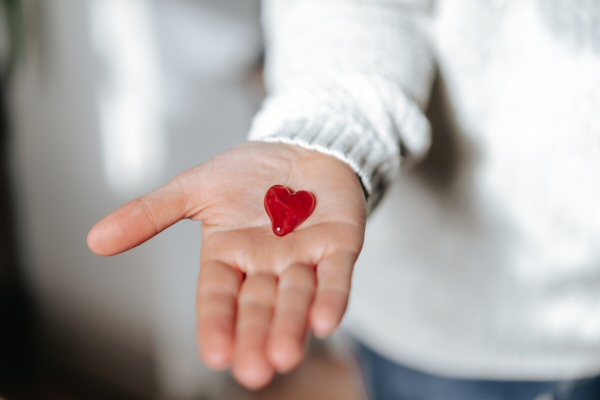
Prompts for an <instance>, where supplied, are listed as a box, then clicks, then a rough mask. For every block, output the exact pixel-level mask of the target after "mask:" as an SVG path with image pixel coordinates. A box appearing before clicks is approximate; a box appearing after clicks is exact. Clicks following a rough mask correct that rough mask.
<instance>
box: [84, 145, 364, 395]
mask: <svg viewBox="0 0 600 400" xmlns="http://www.w3.org/2000/svg"><path fill="white" fill-rule="evenodd" d="M275 184H282V185H285V186H288V187H290V188H292V189H293V190H301V189H302V190H308V191H310V192H312V193H314V195H315V197H316V199H317V206H316V208H315V210H314V212H313V214H312V215H311V216H310V217H309V218H308V219H307V220H306V221H304V222H303V223H302V224H301V225H300V226H299V227H297V228H296V230H295V231H294V232H292V233H290V234H288V235H287V236H284V237H278V236H275V234H273V232H272V230H271V223H270V220H269V218H268V216H267V213H266V212H265V209H264V206H263V198H264V195H265V193H266V191H267V189H268V188H269V187H271V186H272V185H275ZM184 218H189V219H193V220H201V221H202V254H201V258H200V263H201V268H200V278H199V283H198V297H197V313H198V338H199V342H200V349H201V355H202V357H203V359H204V360H205V362H206V363H207V364H208V365H209V366H211V367H213V368H215V369H221V368H226V367H228V366H229V365H232V368H233V374H234V376H235V377H236V379H237V380H238V381H239V382H240V383H241V384H243V385H245V386H247V387H249V388H259V387H262V386H264V385H266V384H267V383H268V382H269V381H270V380H271V378H272V377H273V375H274V373H275V371H277V372H286V371H289V370H291V369H292V368H294V367H295V366H296V365H298V364H299V363H300V361H301V360H302V358H303V356H304V347H305V342H306V337H307V333H308V330H309V328H310V329H312V331H313V332H314V333H315V335H317V336H318V337H325V336H328V335H329V334H331V333H332V332H333V331H334V330H335V328H336V327H337V326H338V324H339V323H340V321H341V318H342V316H343V314H344V312H345V309H346V306H347V302H348V296H349V292H350V281H351V274H352V269H353V266H354V263H355V261H356V258H357V257H358V254H359V252H360V249H361V247H362V243H363V239H364V229H365V219H366V205H365V199H364V195H363V191H362V187H361V185H360V182H359V179H358V177H357V176H356V174H355V173H354V172H353V171H352V169H350V167H348V166H347V165H346V164H345V163H343V162H342V161H340V160H338V159H336V158H333V157H331V156H328V155H325V154H322V153H318V152H314V151H310V150H306V149H303V148H301V147H298V146H294V145H287V144H273V143H260V142H254V143H246V144H243V145H241V146H239V147H236V148H234V149H232V150H230V151H228V152H226V153H223V154H221V155H219V156H217V157H215V158H213V159H211V160H210V161H208V162H206V163H203V164H201V165H199V166H197V167H195V168H193V169H191V170H188V171H186V172H183V173H182V174H180V175H178V176H177V177H175V179H173V180H172V181H171V182H169V183H168V184H166V185H165V186H163V187H162V188H160V189H158V190H156V191H154V192H151V193H149V194H147V195H145V196H142V197H140V198H138V199H136V200H133V201H132V202H130V203H128V204H126V205H124V206H123V207H121V208H120V209H118V210H116V211H115V212H113V213H112V214H110V215H109V216H107V217H106V218H104V219H103V220H101V221H100V222H98V223H97V224H96V225H95V226H94V227H93V228H92V230H91V231H90V233H89V235H88V245H89V247H90V249H91V250H92V251H94V252H95V253H97V254H100V255H113V254H117V253H120V252H123V251H125V250H128V249H131V248H132V247H135V246H137V245H139V244H141V243H143V242H144V241H146V240H148V239H150V238H151V237H153V236H154V235H156V234H158V233H159V232H161V231H162V230H164V229H166V228H167V227H169V226H171V225H172V224H174V223H175V222H177V221H179V220H181V219H184Z"/></svg>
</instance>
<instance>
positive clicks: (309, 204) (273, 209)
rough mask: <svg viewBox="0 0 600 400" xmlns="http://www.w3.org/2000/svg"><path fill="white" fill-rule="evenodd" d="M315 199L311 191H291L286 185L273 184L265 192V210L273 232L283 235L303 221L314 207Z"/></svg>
mask: <svg viewBox="0 0 600 400" xmlns="http://www.w3.org/2000/svg"><path fill="white" fill-rule="evenodd" d="M316 203H317V201H316V199H315V196H314V195H313V194H312V193H311V192H307V191H306V190H299V191H297V192H292V190H291V189H290V188H288V187H285V186H282V185H275V186H272V187H271V188H269V190H267V194H265V210H267V214H269V218H271V226H272V227H273V233H274V234H276V235H277V236H285V235H287V234H288V233H290V232H292V231H293V230H294V229H296V227H297V226H298V225H300V224H301V223H302V222H304V221H305V220H306V219H307V218H308V217H309V216H310V214H312V212H313V210H314V209H315V205H316Z"/></svg>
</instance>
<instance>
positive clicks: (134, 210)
mask: <svg viewBox="0 0 600 400" xmlns="http://www.w3.org/2000/svg"><path fill="white" fill-rule="evenodd" d="M186 203H187V202H186V196H185V191H184V190H183V186H182V184H181V182H180V180H179V179H178V178H175V179H173V180H172V181H171V182H169V183H168V184H166V185H165V186H163V187H161V188H159V189H157V190H155V191H153V192H150V193H148V194H146V195H144V196H141V197H139V198H137V199H135V200H133V201H131V202H129V203H127V204H125V205H124V206H122V207H121V208H119V209H117V210H116V211H113V212H112V213H111V214H109V215H108V216H106V217H105V218H103V219H102V220H100V221H99V222H98V223H96V225H94V227H93V228H92V229H91V230H90V232H89V233H88V237H87V242H88V247H89V248H90V250H92V251H93V252H94V253H96V254H99V255H103V256H109V255H114V254H118V253H121V252H123V251H126V250H129V249H131V248H133V247H135V246H138V245H140V244H142V243H143V242H145V241H146V240H148V239H150V238H151V237H153V236H155V235H156V234H158V233H160V232H162V231H163V230H165V229H166V228H168V227H169V226H171V225H173V224H174V223H176V222H177V221H179V220H181V219H183V218H185V217H186V213H187V210H186V208H187V206H186Z"/></svg>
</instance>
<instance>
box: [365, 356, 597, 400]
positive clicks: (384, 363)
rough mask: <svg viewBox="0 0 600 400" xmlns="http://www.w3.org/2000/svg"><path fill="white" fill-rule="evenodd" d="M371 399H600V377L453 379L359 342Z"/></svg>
mask: <svg viewBox="0 0 600 400" xmlns="http://www.w3.org/2000/svg"><path fill="white" fill-rule="evenodd" d="M357 356H358V359H359V361H360V365H361V369H362V373H363V376H364V378H365V382H366V385H367V390H368V391H369V395H370V397H371V400H600V376H597V377H594V378H589V379H581V380H575V381H539V382H537V381H533V382H532V381H493V380H469V379H452V378H445V377H441V376H436V375H430V374H427V373H424V372H420V371H416V370H414V369H410V368H406V367H403V366H401V365H399V364H396V363H394V362H392V361H390V360H387V359H385V358H384V357H382V356H380V355H379V354H377V353H375V352H374V351H373V350H371V349H369V348H368V347H365V346H364V345H361V344H359V345H358V348H357Z"/></svg>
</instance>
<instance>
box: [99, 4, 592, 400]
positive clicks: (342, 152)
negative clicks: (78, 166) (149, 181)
mask: <svg viewBox="0 0 600 400" xmlns="http://www.w3.org/2000/svg"><path fill="white" fill-rule="evenodd" d="M263 7H264V8H263V22H264V25H265V37H266V45H267V58H266V74H267V86H268V89H269V96H268V98H267V99H266V101H265V103H264V105H263V107H262V109H261V111H260V112H259V114H258V115H257V116H256V118H255V120H254V122H253V125H252V128H251V132H250V134H249V138H250V139H251V140H250V141H249V142H248V143H245V144H242V145H240V146H238V147H236V148H234V149H232V150H230V151H228V152H225V153H224V154H221V155H219V156H217V157H215V158H213V159H211V160H210V161H208V162H206V163H204V164H201V165H199V166H198V167H196V168H194V169H192V170H189V171H186V172H184V173H182V174H180V175H178V176H177V177H175V178H174V179H173V180H172V181H171V182H169V183H168V184H167V185H166V186H164V187H162V188H160V189H158V190H157V191H155V192H152V193H150V194H147V195H145V196H142V197H140V198H139V199H136V200H134V201H133V202H131V203H129V204H127V205H125V206H123V207H122V208H120V209H119V210H117V211H115V212H114V213H113V214H111V215H109V216H108V217H106V218H105V219H103V220H102V221H100V222H99V223H98V224H97V225H96V226H95V227H94V228H93V229H92V230H91V232H90V234H89V236H88V243H89V246H90V248H91V249H92V250H93V251H94V252H96V253H98V254H102V255H109V254H116V253H119V252H122V251H125V250H127V249H129V248H131V247H133V246H136V245H138V244H140V243H142V242H143V241H145V240H147V239H149V238H150V237H152V236H154V235H155V234H157V233H159V232H160V231H162V230H163V229H165V228H167V227H168V226H170V225H171V224H173V223H175V222H177V221H178V220H180V219H183V218H190V219H194V220H201V221H202V222H203V224H202V238H203V241H202V255H201V268H200V278H199V284H198V304H197V307H198V321H199V322H198V332H199V342H200V346H201V352H202V356H203V358H204V360H205V361H206V363H207V364H208V365H209V366H212V367H213V368H217V369H219V368H225V367H227V366H229V365H231V366H232V371H233V374H234V376H235V377H236V379H237V380H238V381H239V382H241V383H242V384H243V385H245V386H247V387H249V388H259V387H262V386H264V385H266V384H267V383H268V382H269V381H270V379H271V378H272V377H273V374H274V373H275V372H286V371H289V370H291V369H292V368H294V367H295V366H297V365H298V363H300V361H301V359H302V356H303V353H304V343H305V338H306V335H307V331H308V330H309V329H310V330H311V331H312V332H314V334H315V335H316V336H318V337H325V336H328V335H329V334H331V333H332V332H333V331H334V330H335V329H336V327H337V326H338V325H339V324H340V321H341V319H342V316H343V314H344V312H345V309H346V306H347V303H348V297H349V294H350V287H351V284H353V285H354V286H353V290H352V295H353V298H352V307H351V309H350V316H349V318H348V324H347V329H348V330H349V331H350V332H352V334H353V335H354V336H355V337H356V338H357V340H358V341H359V343H360V345H359V346H358V349H359V350H358V351H359V354H360V356H361V359H362V362H363V368H364V374H365V377H366V378H367V379H368V386H369V388H370V389H371V394H372V396H373V397H374V398H375V399H378V400H380V399H512V400H515V399H516V400H519V399H542V398H543V399H550V398H556V399H598V398H600V378H598V376H599V375H600V252H599V251H598V249H600V212H598V206H597V205H598V204H600V179H599V178H600V176H599V173H600V168H599V167H600V113H598V112H597V110H599V109H600V96H599V95H598V94H599V93H600V46H599V45H598V44H599V43H600V29H599V27H600V3H597V2H591V1H584V0H580V1H574V2H569V3H564V2H555V1H552V0H524V1H519V2H511V1H504V0H500V1H494V2H488V1H483V0H476V1H467V0H462V1H443V0H440V1H437V2H429V1H420V0H397V1H393V0H371V1H360V0H329V1H321V0H269V1H265V2H264V3H263ZM432 87H434V88H435V87H437V88H438V89H439V88H441V89H439V90H438V92H439V93H441V94H440V95H436V96H432V97H431V102H432V104H433V103H438V104H441V105H442V106H443V107H441V108H442V109H443V111H444V114H445V116H446V118H445V120H443V121H442V122H441V123H438V125H437V128H440V129H435V128H436V126H435V124H434V121H435V118H434V117H435V115H434V116H431V118H429V119H428V116H426V114H425V110H426V107H427V104H428V102H429V100H430V95H431V93H432ZM430 122H431V123H430ZM432 125H433V126H434V129H433V131H432V129H431V126H432ZM440 132H441V133H440ZM429 147H431V154H430V157H429V158H427V157H426V153H427V150H428V148H429ZM421 159H424V161H423V162H422V167H419V166H418V165H417V166H416V167H415V168H412V169H411V168H409V167H410V166H411V165H415V164H416V161H419V160H421ZM399 169H402V170H403V171H404V173H402V174H400V175H397V171H398V170H399ZM275 184H283V185H286V186H289V187H291V188H293V189H294V190H300V189H303V190H309V191H311V192H313V193H314V194H315V196H316V198H317V206H316V209H315V211H314V213H313V215H311V216H310V217H309V218H308V219H307V220H306V221H305V222H304V223H303V224H302V225H301V226H299V227H298V228H297V229H296V230H295V231H294V232H293V233H291V234H289V235H287V236H285V237H283V238H280V237H276V236H275V235H274V234H273V233H272V232H271V227H270V222H269V219H268V217H267V214H266V213H265V211H264V208H263V196H264V194H265V192H266V190H267V189H268V188H269V187H270V186H272V185H275ZM386 193H387V194H386ZM384 194H386V198H385V200H384V201H383V202H381V200H382V198H383V195H384ZM379 203H381V205H380V206H379V207H377V206H378V205H379ZM376 208H378V209H377V210H375V209H376ZM371 213H372V216H371V218H370V219H371V221H370V223H369V228H368V233H367V235H366V243H365V249H364V251H363V253H362V256H361V259H360V260H359V262H358V264H357V268H356V273H355V276H354V281H352V273H353V269H354V264H355V263H356V260H357V257H358V255H359V253H360V252H361V247H362V245H363V240H364V239H365V221H366V217H367V215H368V214H371Z"/></svg>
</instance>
